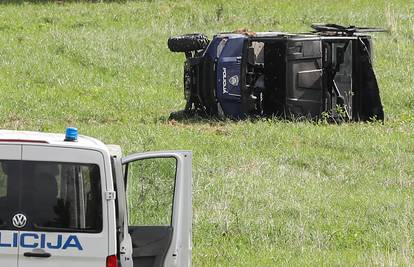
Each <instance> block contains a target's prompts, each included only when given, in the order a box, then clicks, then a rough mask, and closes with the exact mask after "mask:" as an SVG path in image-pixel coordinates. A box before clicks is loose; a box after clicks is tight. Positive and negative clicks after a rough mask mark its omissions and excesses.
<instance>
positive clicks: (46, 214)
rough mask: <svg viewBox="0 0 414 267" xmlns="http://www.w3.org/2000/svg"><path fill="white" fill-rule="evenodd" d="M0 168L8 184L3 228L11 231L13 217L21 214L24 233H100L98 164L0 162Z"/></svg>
mask: <svg viewBox="0 0 414 267" xmlns="http://www.w3.org/2000/svg"><path fill="white" fill-rule="evenodd" d="M1 165H2V169H3V174H4V176H5V177H6V180H7V181H8V183H7V186H6V187H5V189H2V190H4V191H5V192H6V194H5V197H4V200H3V202H4V203H7V209H6V210H4V211H3V212H0V213H1V214H0V219H1V221H3V223H4V222H5V223H6V225H3V227H6V228H10V227H11V228H13V227H12V226H11V223H10V222H11V218H12V216H13V215H14V214H16V213H23V214H24V215H26V217H27V221H28V224H27V226H26V228H25V230H50V231H54V230H56V231H76V232H78V231H80V232H100V231H101V229H102V195H101V179H100V172H99V167H98V166H97V165H94V164H78V163H57V162H36V161H1ZM4 170H6V171H4ZM0 177H1V176H0ZM0 185H1V178H0ZM13 199H14V201H13ZM1 200H2V199H1V198H0V205H1Z"/></svg>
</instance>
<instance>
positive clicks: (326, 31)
mask: <svg viewBox="0 0 414 267" xmlns="http://www.w3.org/2000/svg"><path fill="white" fill-rule="evenodd" d="M311 27H312V29H314V31H313V33H319V34H323V35H343V36H352V35H354V34H355V33H365V32H387V30H386V29H382V28H375V27H357V26H353V25H350V26H348V27H346V26H342V25H338V24H329V23H328V24H312V25H311Z"/></svg>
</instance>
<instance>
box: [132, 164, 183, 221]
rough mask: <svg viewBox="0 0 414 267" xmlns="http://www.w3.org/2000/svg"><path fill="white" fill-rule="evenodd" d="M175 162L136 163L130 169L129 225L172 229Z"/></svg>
mask: <svg viewBox="0 0 414 267" xmlns="http://www.w3.org/2000/svg"><path fill="white" fill-rule="evenodd" d="M176 168H177V160H176V159H175V158H153V159H145V160H137V161H135V162H132V163H130V164H129V168H128V185H127V191H128V214H129V218H128V220H129V225H158V226H168V225H171V219H172V209H173V202H174V190H175V176H176Z"/></svg>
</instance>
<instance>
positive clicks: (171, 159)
mask: <svg viewBox="0 0 414 267" xmlns="http://www.w3.org/2000/svg"><path fill="white" fill-rule="evenodd" d="M191 161H192V154H191V152H190V151H166V152H148V153H138V154H133V155H130V156H127V157H125V158H123V159H122V164H123V165H124V166H125V180H124V181H125V183H126V187H127V196H128V201H127V202H128V216H129V222H128V223H129V224H128V225H129V227H128V231H129V234H130V236H131V239H132V259H133V266H142V267H149V266H180V267H182V266H191V250H192V243H191V231H192V206H191V190H192V185H191V183H192V166H191V164H192V163H191Z"/></svg>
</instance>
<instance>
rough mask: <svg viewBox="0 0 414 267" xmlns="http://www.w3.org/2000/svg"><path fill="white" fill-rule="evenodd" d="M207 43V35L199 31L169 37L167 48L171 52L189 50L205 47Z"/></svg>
mask: <svg viewBox="0 0 414 267" xmlns="http://www.w3.org/2000/svg"><path fill="white" fill-rule="evenodd" d="M208 43H209V40H208V38H207V36H205V35H204V34H201V33H194V34H185V35H179V36H174V37H170V38H169V39H168V48H169V49H170V51H171V52H191V51H198V50H202V49H205V48H206V47H207V45H208Z"/></svg>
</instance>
